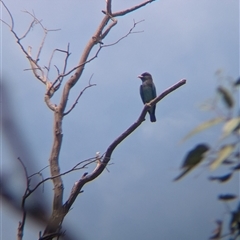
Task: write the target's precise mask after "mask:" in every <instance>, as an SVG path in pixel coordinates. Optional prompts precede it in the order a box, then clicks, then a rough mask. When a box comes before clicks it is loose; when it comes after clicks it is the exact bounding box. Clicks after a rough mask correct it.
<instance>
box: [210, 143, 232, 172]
mask: <svg viewBox="0 0 240 240" xmlns="http://www.w3.org/2000/svg"><path fill="white" fill-rule="evenodd" d="M235 146H236V145H235V144H229V145H224V146H223V147H222V148H221V149H220V150H219V151H218V156H217V158H216V159H215V160H214V161H213V162H212V163H211V164H210V169H211V170H214V169H216V168H217V167H218V166H219V165H220V164H221V163H222V162H223V161H224V160H225V159H226V158H227V157H228V156H229V155H230V154H231V153H232V151H233V150H234V148H235Z"/></svg>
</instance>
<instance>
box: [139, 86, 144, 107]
mask: <svg viewBox="0 0 240 240" xmlns="http://www.w3.org/2000/svg"><path fill="white" fill-rule="evenodd" d="M140 95H141V98H142V101H143V103H145V101H144V93H143V86H142V85H140Z"/></svg>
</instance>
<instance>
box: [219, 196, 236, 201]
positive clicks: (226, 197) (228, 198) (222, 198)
mask: <svg viewBox="0 0 240 240" xmlns="http://www.w3.org/2000/svg"><path fill="white" fill-rule="evenodd" d="M236 198H237V196H236V195H234V194H222V195H219V196H218V199H219V200H221V201H230V200H233V199H236Z"/></svg>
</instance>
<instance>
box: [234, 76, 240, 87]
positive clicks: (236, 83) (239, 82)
mask: <svg viewBox="0 0 240 240" xmlns="http://www.w3.org/2000/svg"><path fill="white" fill-rule="evenodd" d="M238 85H240V77H239V78H238V79H237V80H236V81H235V83H234V86H236V87H237V86H238Z"/></svg>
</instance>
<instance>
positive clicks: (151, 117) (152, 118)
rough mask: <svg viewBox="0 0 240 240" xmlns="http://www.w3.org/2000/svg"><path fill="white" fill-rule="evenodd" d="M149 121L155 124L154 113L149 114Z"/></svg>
mask: <svg viewBox="0 0 240 240" xmlns="http://www.w3.org/2000/svg"><path fill="white" fill-rule="evenodd" d="M150 121H151V122H156V121H157V120H156V117H155V114H154V113H150Z"/></svg>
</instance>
